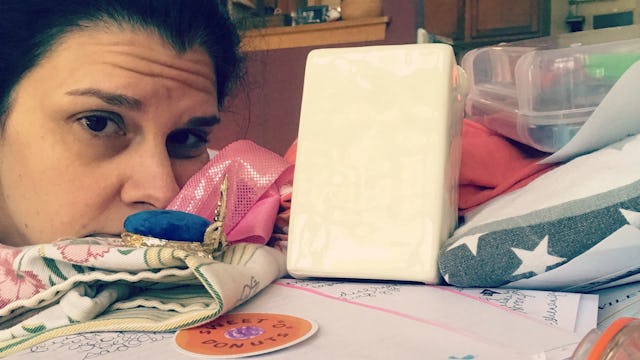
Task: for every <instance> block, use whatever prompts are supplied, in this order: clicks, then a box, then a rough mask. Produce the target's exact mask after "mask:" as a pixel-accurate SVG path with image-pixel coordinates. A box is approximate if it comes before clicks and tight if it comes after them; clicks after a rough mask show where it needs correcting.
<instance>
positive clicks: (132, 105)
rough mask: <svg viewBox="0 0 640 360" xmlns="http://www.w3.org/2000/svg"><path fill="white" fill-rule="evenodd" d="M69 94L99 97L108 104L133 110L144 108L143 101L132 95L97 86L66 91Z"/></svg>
mask: <svg viewBox="0 0 640 360" xmlns="http://www.w3.org/2000/svg"><path fill="white" fill-rule="evenodd" d="M66 94H67V95H72V96H89V97H94V98H97V99H99V100H100V101H102V102H104V103H105V104H108V105H113V106H117V107H123V108H127V109H131V110H138V111H139V110H141V109H142V105H143V103H142V101H140V100H138V99H136V98H133V97H131V96H127V95H123V94H117V93H111V92H108V91H104V90H100V89H97V88H82V89H73V90H69V91H67V92H66Z"/></svg>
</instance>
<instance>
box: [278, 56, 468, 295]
mask: <svg viewBox="0 0 640 360" xmlns="http://www.w3.org/2000/svg"><path fill="white" fill-rule="evenodd" d="M467 89H468V86H467V83H466V77H465V76H464V72H463V71H462V69H461V68H460V67H459V66H457V65H456V62H455V57H454V54H453V50H452V48H451V47H450V46H449V45H445V44H411V45H385V46H368V47H356V48H339V49H320V50H314V51H312V52H311V53H310V54H309V56H308V58H307V65H306V70H305V78H304V90H303V97H302V108H301V114H300V127H299V131H298V147H297V157H296V167H295V174H294V182H293V194H294V195H293V199H292V204H291V218H290V224H289V243H288V253H287V269H288V271H289V273H290V274H291V275H293V276H295V277H301V278H306V277H321V278H357V279H379V280H405V281H417V282H423V283H430V284H436V283H439V282H441V277H440V275H439V271H438V266H437V258H438V252H439V250H440V245H441V243H442V242H443V241H444V240H445V239H447V238H448V237H449V235H450V234H451V232H452V231H453V228H454V227H455V225H456V222H457V198H458V192H457V186H458V171H459V166H460V151H461V148H460V141H461V140H460V136H461V127H462V116H463V106H464V95H465V94H466V91H467Z"/></svg>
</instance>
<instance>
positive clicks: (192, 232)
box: [124, 210, 211, 242]
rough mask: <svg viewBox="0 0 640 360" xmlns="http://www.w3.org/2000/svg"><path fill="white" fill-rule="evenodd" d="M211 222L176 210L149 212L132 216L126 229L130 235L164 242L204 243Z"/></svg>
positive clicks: (125, 223) (127, 222)
mask: <svg viewBox="0 0 640 360" xmlns="http://www.w3.org/2000/svg"><path fill="white" fill-rule="evenodd" d="M209 225H211V222H209V220H207V219H205V218H203V217H201V216H198V215H194V214H190V213H186V212H182V211H175V210H147V211H141V212H138V213H135V214H132V215H130V216H129V217H127V218H126V219H125V221H124V229H125V231H128V232H130V233H134V234H138V235H143V236H149V237H154V238H157V239H164V240H176V241H193V242H202V241H203V239H204V233H205V231H206V230H207V228H208V227H209Z"/></svg>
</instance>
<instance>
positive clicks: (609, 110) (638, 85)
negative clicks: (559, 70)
mask: <svg viewBox="0 0 640 360" xmlns="http://www.w3.org/2000/svg"><path fill="white" fill-rule="evenodd" d="M639 92H640V61H639V62H636V63H635V64H633V65H632V66H631V67H629V69H627V71H625V72H624V73H623V74H622V76H621V77H620V78H619V79H618V81H616V83H615V84H614V85H613V87H612V88H611V90H609V92H608V93H607V95H606V96H605V97H604V99H602V101H601V102H600V105H598V107H597V108H596V109H595V111H594V112H593V113H592V114H591V116H590V117H589V119H587V121H586V122H585V123H584V124H583V125H582V127H581V128H580V130H578V132H577V133H576V135H575V136H574V137H573V138H572V139H571V140H570V141H569V142H568V143H567V144H566V145H565V146H563V147H562V148H560V149H559V150H558V151H556V152H555V153H553V154H552V155H550V156H549V157H547V158H545V159H544V160H542V161H540V162H541V163H554V162H563V161H567V160H570V159H572V158H574V157H576V156H578V155H581V154H586V153H588V152H591V151H593V150H597V149H600V148H602V147H604V146H607V145H609V144H612V143H614V142H616V141H618V140H621V139H624V138H625V137H627V136H630V135H634V134H637V133H640V119H639V117H640V101H638V96H639Z"/></svg>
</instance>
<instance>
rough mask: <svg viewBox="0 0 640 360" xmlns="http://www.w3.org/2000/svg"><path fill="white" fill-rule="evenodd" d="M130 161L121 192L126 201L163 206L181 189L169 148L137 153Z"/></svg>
mask: <svg viewBox="0 0 640 360" xmlns="http://www.w3.org/2000/svg"><path fill="white" fill-rule="evenodd" d="M130 165H131V167H130V168H129V169H128V171H129V176H128V179H127V180H126V182H125V184H124V185H123V188H122V193H121V198H122V200H123V201H124V202H125V203H128V204H136V205H140V204H143V205H150V206H151V207H153V208H156V209H164V208H165V207H167V205H169V203H170V202H171V200H173V198H174V197H176V195H177V194H178V192H179V191H180V187H179V186H178V184H177V182H176V177H175V174H174V172H173V168H172V163H171V158H170V157H169V155H168V154H167V152H166V148H164V147H163V148H162V149H158V150H157V151H146V152H145V153H143V154H136V157H135V160H134V161H132V163H131V164H130Z"/></svg>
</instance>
